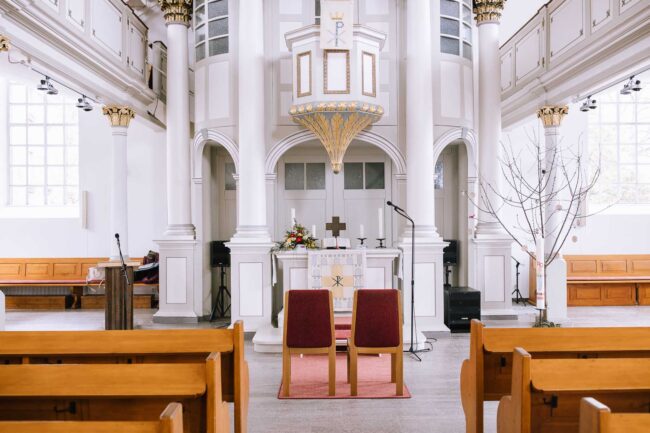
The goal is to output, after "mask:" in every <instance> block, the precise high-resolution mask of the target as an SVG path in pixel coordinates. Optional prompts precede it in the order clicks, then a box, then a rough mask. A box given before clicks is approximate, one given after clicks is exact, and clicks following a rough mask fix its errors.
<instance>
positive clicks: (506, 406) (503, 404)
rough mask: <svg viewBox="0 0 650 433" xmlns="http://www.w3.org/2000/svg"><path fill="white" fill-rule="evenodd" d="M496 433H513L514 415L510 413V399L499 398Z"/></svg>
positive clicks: (507, 397) (508, 397) (506, 397)
mask: <svg viewBox="0 0 650 433" xmlns="http://www.w3.org/2000/svg"><path fill="white" fill-rule="evenodd" d="M497 433H514V414H513V413H512V397H511V396H509V395H506V396H503V397H501V400H500V401H499V408H498V409H497Z"/></svg>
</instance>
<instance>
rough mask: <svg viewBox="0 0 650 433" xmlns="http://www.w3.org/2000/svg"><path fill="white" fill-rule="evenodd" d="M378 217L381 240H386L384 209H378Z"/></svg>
mask: <svg viewBox="0 0 650 433" xmlns="http://www.w3.org/2000/svg"><path fill="white" fill-rule="evenodd" d="M377 216H378V218H379V239H383V238H384V210H383V209H382V208H379V209H377Z"/></svg>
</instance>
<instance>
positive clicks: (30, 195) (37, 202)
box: [27, 187, 45, 206]
mask: <svg viewBox="0 0 650 433" xmlns="http://www.w3.org/2000/svg"><path fill="white" fill-rule="evenodd" d="M27 204H28V205H30V206H42V205H44V204H45V194H44V193H43V187H28V188H27Z"/></svg>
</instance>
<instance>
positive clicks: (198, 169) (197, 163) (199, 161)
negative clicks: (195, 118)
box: [192, 128, 239, 178]
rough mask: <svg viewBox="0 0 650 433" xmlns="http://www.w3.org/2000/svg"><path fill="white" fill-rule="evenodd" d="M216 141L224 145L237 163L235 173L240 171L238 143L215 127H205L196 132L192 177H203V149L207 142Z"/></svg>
mask: <svg viewBox="0 0 650 433" xmlns="http://www.w3.org/2000/svg"><path fill="white" fill-rule="evenodd" d="M209 142H214V143H215V144H218V145H220V146H222V147H223V148H224V149H226V151H227V152H228V153H229V154H230V157H231V158H232V161H233V162H234V163H235V175H237V174H238V173H239V147H238V146H237V143H235V142H234V140H233V139H232V138H230V137H228V136H227V135H226V134H224V133H223V132H221V131H219V130H217V129H214V128H204V129H201V130H199V131H197V132H196V134H195V135H194V142H193V144H192V148H193V150H194V155H193V156H192V161H193V164H192V177H195V178H203V151H204V149H205V146H206V144H208V143H209Z"/></svg>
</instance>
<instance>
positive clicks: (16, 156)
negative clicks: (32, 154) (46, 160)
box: [9, 146, 27, 165]
mask: <svg viewBox="0 0 650 433" xmlns="http://www.w3.org/2000/svg"><path fill="white" fill-rule="evenodd" d="M9 155H10V158H9V163H10V164H11V165H25V164H27V148H26V147H23V146H11V147H10V151H9Z"/></svg>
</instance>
